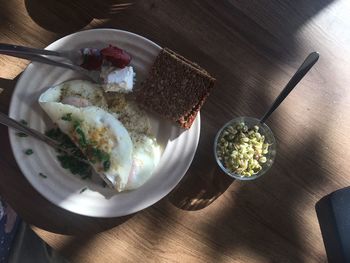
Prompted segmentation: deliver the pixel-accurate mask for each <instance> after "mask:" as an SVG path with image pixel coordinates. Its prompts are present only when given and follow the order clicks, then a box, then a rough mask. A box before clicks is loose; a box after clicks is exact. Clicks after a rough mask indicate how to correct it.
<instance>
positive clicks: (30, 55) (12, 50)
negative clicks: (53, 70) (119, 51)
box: [0, 44, 102, 83]
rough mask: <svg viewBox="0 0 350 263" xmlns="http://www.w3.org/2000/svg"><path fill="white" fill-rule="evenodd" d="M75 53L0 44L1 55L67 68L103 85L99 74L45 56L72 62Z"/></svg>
mask: <svg viewBox="0 0 350 263" xmlns="http://www.w3.org/2000/svg"><path fill="white" fill-rule="evenodd" d="M74 53H75V52H74V51H63V52H58V51H52V50H45V49H36V48H29V47H23V46H16V45H10V44H0V54H4V55H7V56H12V57H17V58H21V59H27V60H31V61H36V62H40V63H44V64H48V65H52V66H57V67H62V68H67V69H70V70H73V71H76V72H78V73H80V74H82V75H84V76H86V77H88V78H89V79H91V80H92V81H93V82H95V83H102V80H101V78H100V76H99V74H98V73H97V72H90V71H89V70H87V69H85V68H82V67H80V66H78V65H75V64H73V63H70V62H67V61H65V62H61V61H56V60H53V59H50V58H47V57H45V55H46V56H56V57H61V58H64V59H66V60H69V61H72V59H71V58H72V57H73V56H74V55H72V54H74Z"/></svg>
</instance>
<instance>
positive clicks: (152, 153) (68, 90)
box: [39, 80, 161, 191]
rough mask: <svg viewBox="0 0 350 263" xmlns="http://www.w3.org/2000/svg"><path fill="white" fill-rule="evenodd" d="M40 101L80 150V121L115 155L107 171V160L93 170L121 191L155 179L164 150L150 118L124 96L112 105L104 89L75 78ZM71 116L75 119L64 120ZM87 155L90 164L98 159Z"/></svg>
mask: <svg viewBox="0 0 350 263" xmlns="http://www.w3.org/2000/svg"><path fill="white" fill-rule="evenodd" d="M107 97H108V96H107ZM39 103H40V105H41V107H42V108H43V110H44V111H45V112H46V113H47V114H48V115H49V117H50V118H51V120H52V121H53V122H54V123H56V124H57V125H58V127H59V128H60V129H61V130H62V132H64V133H65V134H67V135H68V136H69V137H70V138H71V139H72V140H73V141H74V142H75V143H76V144H77V146H78V147H79V139H80V138H79V135H77V134H76V131H75V130H76V129H75V128H76V127H75V126H74V121H75V120H79V122H80V124H81V125H80V126H81V127H80V128H81V129H82V130H83V133H84V135H85V136H86V139H87V140H89V141H93V142H96V146H98V149H100V150H102V151H103V152H106V153H109V154H110V167H109V169H108V170H106V171H105V170H104V165H103V162H95V163H92V166H93V167H94V170H95V171H96V172H97V173H98V174H99V175H100V176H101V177H102V178H103V179H104V180H105V181H106V179H107V180H108V181H109V182H111V183H112V185H113V186H114V188H115V189H116V190H117V191H124V190H133V189H136V188H138V187H140V186H142V185H143V184H144V183H145V182H146V181H147V180H148V179H149V178H150V177H151V176H152V174H153V172H154V170H155V168H156V166H157V164H158V163H159V160H160V156H161V150H160V147H159V145H158V144H157V140H156V138H155V137H154V136H153V135H152V134H151V132H150V130H151V129H150V121H149V118H148V116H147V114H146V113H145V112H144V111H142V110H140V109H139V108H138V106H137V105H136V103H135V102H133V101H132V100H129V99H127V98H126V95H125V94H119V93H114V95H113V97H112V98H111V97H109V100H108V103H107V100H106V99H105V96H104V93H103V90H102V87H101V86H99V85H97V84H93V83H91V82H89V81H85V80H73V81H67V82H65V83H62V84H60V85H58V86H55V87H52V88H50V89H48V90H47V91H45V92H44V93H43V94H42V95H41V96H40V98H39ZM67 114H68V116H70V118H69V119H71V120H72V121H67V120H65V119H67V118H65V116H67ZM62 118H63V119H62ZM79 148H81V146H80V147H79ZM83 153H84V154H85V155H87V158H88V159H89V160H91V158H92V157H93V156H92V157H91V156H89V154H88V153H86V152H84V151H83ZM89 157H90V158H89Z"/></svg>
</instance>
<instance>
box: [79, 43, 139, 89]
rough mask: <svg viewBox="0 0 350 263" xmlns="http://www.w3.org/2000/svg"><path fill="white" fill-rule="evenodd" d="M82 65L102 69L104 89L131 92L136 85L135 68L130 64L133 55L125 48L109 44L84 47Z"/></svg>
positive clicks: (87, 67)
mask: <svg viewBox="0 0 350 263" xmlns="http://www.w3.org/2000/svg"><path fill="white" fill-rule="evenodd" d="M81 53H82V55H83V63H82V64H81V66H82V67H84V68H86V69H88V70H97V71H100V77H101V79H102V80H103V83H104V85H103V89H104V90H105V91H113V92H125V93H128V92H131V91H132V89H133V85H134V77H135V73H134V69H133V67H132V66H129V64H130V61H131V56H130V55H129V54H128V53H127V52H126V51H125V50H123V49H120V48H118V47H116V46H112V45H109V47H106V48H104V49H101V50H99V49H96V48H84V49H82V50H81Z"/></svg>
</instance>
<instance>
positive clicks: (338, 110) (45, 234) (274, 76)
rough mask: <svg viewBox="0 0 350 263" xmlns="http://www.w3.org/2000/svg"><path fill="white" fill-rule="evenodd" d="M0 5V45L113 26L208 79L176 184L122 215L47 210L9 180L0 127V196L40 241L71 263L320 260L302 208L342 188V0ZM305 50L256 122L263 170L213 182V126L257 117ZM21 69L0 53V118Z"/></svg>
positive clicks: (348, 30) (345, 27)
mask: <svg viewBox="0 0 350 263" xmlns="http://www.w3.org/2000/svg"><path fill="white" fill-rule="evenodd" d="M0 3H1V8H0V21H1V23H0V41H1V42H8V43H16V44H21V45H28V46H34V47H39V48H42V47H45V46H46V45H48V44H49V43H50V42H52V41H54V40H56V39H58V38H60V37H62V36H64V35H66V34H69V33H72V32H75V31H77V30H82V29H90V28H102V27H107V28H119V29H124V30H128V31H131V32H135V33H137V34H140V35H143V36H145V37H147V38H149V39H151V40H153V41H155V42H156V43H158V44H160V45H162V46H167V47H169V48H171V49H173V50H175V51H177V52H179V53H181V54H182V55H184V56H185V57H187V58H189V59H191V60H193V61H196V62H198V63H199V64H200V65H201V66H203V67H204V68H206V69H207V70H208V71H209V72H210V73H212V74H213V75H214V76H215V77H216V78H217V85H216V88H215V90H214V91H213V92H212V94H211V95H210V97H209V100H208V101H207V103H206V104H205V106H204V108H203V109H202V115H201V117H202V126H201V138H200V142H199V147H198V150H197V154H196V156H195V159H194V161H193V163H192V165H191V167H190V169H189V171H188V172H187V174H186V175H185V177H184V179H183V180H182V182H181V183H180V185H178V187H177V188H176V189H175V190H174V191H172V193H171V194H170V195H168V196H167V197H165V198H164V199H163V200H161V201H159V202H158V203H157V204H155V205H153V206H152V207H150V208H148V209H145V210H144V211H141V212H139V213H137V214H135V215H132V216H130V217H126V218H112V219H96V218H89V217H82V216H79V215H76V214H73V213H69V212H67V211H64V210H62V209H60V208H58V207H55V206H54V205H52V204H51V203H50V202H48V201H47V200H46V199H44V198H43V197H42V196H41V195H39V194H38V193H37V192H36V191H35V190H34V189H33V188H32V187H31V185H30V184H29V183H28V181H27V180H26V179H25V177H24V176H23V175H22V174H21V173H20V171H19V169H18V167H17V165H16V163H15V161H14V158H13V155H12V151H11V149H10V145H9V140H8V134H7V129H6V128H4V127H2V126H1V127H0V144H1V152H0V193H1V195H2V196H3V197H5V198H6V199H7V200H8V202H9V203H10V204H11V205H12V206H13V207H14V209H15V210H16V211H18V213H19V214H20V216H21V217H22V218H23V219H24V220H26V221H27V222H29V223H30V224H32V225H33V229H34V230H35V231H36V233H37V234H38V235H39V236H40V237H42V238H43V239H44V240H45V241H46V242H47V243H48V244H50V245H51V246H52V247H54V248H55V249H57V250H59V251H60V252H62V253H63V255H65V256H66V257H67V258H68V259H70V260H71V261H72V262H127V261H129V262H324V261H326V253H325V250H324V245H323V241H322V237H321V232H320V229H319V225H318V220H317V216H316V213H315V209H314V206H315V203H316V202H317V201H318V200H319V199H320V198H321V197H322V196H324V195H326V194H328V193H330V192H332V191H334V190H336V189H339V188H342V187H345V186H348V185H349V184H350V166H349V165H348V163H349V160H350V151H349V148H350V136H349V134H350V115H349V114H348V113H349V111H350V89H349V87H350V74H349V71H350V52H349V51H348V48H349V43H350V18H349V14H350V2H349V1H347V0H337V1H333V0H309V1H302V0H297V1H288V0H273V1H258V0H254V1H239V0H227V1H223V0H220V1H209V0H201V1H187V0H179V1H170V0H152V1H133V2H131V3H132V5H119V7H118V8H111V6H112V5H114V4H121V2H118V1H113V0H109V1H98V0H96V1H82V0H71V1H68V0H67V1H54V0H47V1H39V0H24V1H22V0H12V1H5V0H1V1H0ZM124 3H126V2H124ZM313 50H317V51H319V52H320V54H321V58H320V60H319V62H318V63H317V64H316V66H315V68H313V69H312V70H311V71H310V73H309V74H308V75H307V76H306V77H305V79H303V80H302V82H301V83H300V85H299V86H298V88H297V89H296V90H295V91H293V92H292V93H291V94H290V96H289V97H288V99H287V100H286V101H285V102H283V104H282V105H281V106H280V108H279V109H278V111H277V112H275V113H274V114H273V115H272V116H271V118H270V119H269V121H268V124H269V126H270V127H271V128H272V129H273V131H274V133H275V136H276V139H277V142H278V155H277V158H276V161H275V164H274V166H273V168H272V169H271V170H270V171H269V173H268V174H267V175H265V176H263V177H262V178H260V179H259V180H256V181H253V182H239V181H232V180H230V179H229V178H228V177H226V176H224V175H223V174H221V173H220V171H219V170H218V168H217V166H216V165H215V162H214V158H213V154H212V144H213V139H214V136H215V133H216V132H217V130H218V129H219V128H220V127H221V126H222V125H223V124H224V123H225V122H226V121H228V120H229V119H231V118H233V117H235V116H241V115H247V116H253V117H259V116H261V115H262V113H263V112H264V111H265V110H266V109H267V107H268V106H269V105H270V104H271V103H272V101H273V100H274V98H275V97H276V96H277V94H278V93H279V92H280V90H281V89H282V88H283V86H284V85H285V84H286V82H287V81H288V80H289V78H290V77H291V75H292V74H293V73H294V72H295V70H296V69H297V67H298V66H299V65H300V63H301V62H302V61H303V59H304V58H305V57H306V55H307V54H308V53H309V52H311V51H313ZM26 65H27V62H25V61H19V60H17V59H13V58H8V57H5V56H1V57H0V77H1V80H0V87H1V88H3V89H4V91H3V92H2V94H1V95H0V110H1V111H2V112H7V110H8V106H9V101H10V98H11V93H12V91H13V88H14V86H15V84H16V80H17V76H18V75H19V74H20V73H21V72H22V71H23V70H24V69H25V67H26Z"/></svg>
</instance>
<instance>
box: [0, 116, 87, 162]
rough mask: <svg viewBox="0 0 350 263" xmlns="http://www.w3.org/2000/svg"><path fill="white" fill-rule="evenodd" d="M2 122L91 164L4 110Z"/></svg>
mask: <svg viewBox="0 0 350 263" xmlns="http://www.w3.org/2000/svg"><path fill="white" fill-rule="evenodd" d="M0 123H1V124H3V125H5V126H7V127H10V128H13V129H15V130H17V131H19V132H22V133H24V134H26V135H29V136H31V137H33V138H36V139H38V140H40V141H42V142H44V143H46V144H47V145H49V146H51V147H53V148H55V149H57V150H60V151H62V152H64V153H66V154H68V155H69V156H72V157H73V158H76V159H78V160H79V161H81V162H84V163H87V164H89V162H88V161H87V160H84V159H82V158H79V157H77V156H75V155H74V154H73V153H71V152H70V151H68V150H67V149H65V148H63V147H61V146H60V144H59V142H57V141H55V140H53V139H51V138H50V137H48V136H46V135H45V134H42V133H41V132H38V131H37V130H34V129H32V128H29V127H27V126H25V125H24V124H22V123H20V122H18V121H16V120H14V119H12V118H10V117H9V116H7V115H6V114H4V113H2V112H0Z"/></svg>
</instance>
